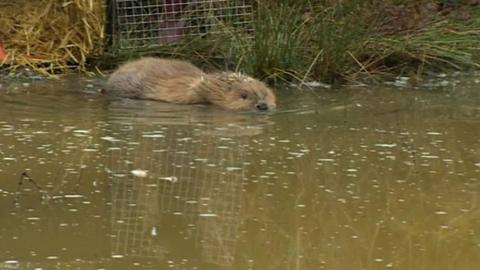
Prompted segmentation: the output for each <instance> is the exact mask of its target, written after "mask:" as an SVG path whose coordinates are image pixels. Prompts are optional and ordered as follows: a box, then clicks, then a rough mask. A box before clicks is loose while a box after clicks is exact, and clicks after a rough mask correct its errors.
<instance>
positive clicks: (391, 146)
mask: <svg viewBox="0 0 480 270" xmlns="http://www.w3.org/2000/svg"><path fill="white" fill-rule="evenodd" d="M375 146H378V147H385V148H393V147H396V146H397V144H396V143H392V144H388V143H377V144H375Z"/></svg>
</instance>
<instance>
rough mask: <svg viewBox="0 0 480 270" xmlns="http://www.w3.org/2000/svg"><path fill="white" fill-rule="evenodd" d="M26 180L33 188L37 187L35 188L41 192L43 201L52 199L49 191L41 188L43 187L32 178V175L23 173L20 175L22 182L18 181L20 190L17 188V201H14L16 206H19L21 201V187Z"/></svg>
mask: <svg viewBox="0 0 480 270" xmlns="http://www.w3.org/2000/svg"><path fill="white" fill-rule="evenodd" d="M25 179H26V180H28V182H30V183H32V184H33V186H35V188H36V189H37V190H38V192H40V194H42V199H43V200H47V199H49V198H50V196H49V195H48V192H47V191H45V190H44V189H43V188H41V187H40V186H39V185H38V184H37V182H35V180H33V178H32V177H30V175H28V173H27V172H23V173H22V174H21V175H20V181H18V188H17V192H16V196H15V200H14V202H15V204H17V203H18V201H19V198H20V191H21V190H20V188H21V186H22V184H23V181H24V180H25Z"/></svg>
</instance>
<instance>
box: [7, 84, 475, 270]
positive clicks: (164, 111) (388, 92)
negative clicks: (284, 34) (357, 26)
mask: <svg viewBox="0 0 480 270" xmlns="http://www.w3.org/2000/svg"><path fill="white" fill-rule="evenodd" d="M90 84H91V82H89V81H81V82H79V83H78V82H77V86H72V89H73V90H72V91H69V92H67V93H64V92H63V93H61V94H59V93H60V92H59V91H58V88H60V89H63V88H68V87H66V86H65V85H70V84H68V83H62V82H55V83H49V82H35V83H32V84H31V85H30V86H29V87H30V88H31V89H30V88H29V89H27V90H22V89H20V90H16V91H5V92H4V93H0V104H2V106H0V115H2V118H0V160H1V162H0V179H1V180H2V181H1V183H0V209H1V210H0V224H1V226H0V262H1V263H0V269H12V268H14V269H32V268H40V269H134V268H136V269H163V268H167V267H169V268H173V269H477V268H478V265H480V255H479V254H480V210H479V199H478V198H479V191H480V184H479V183H480V182H479V176H480V173H479V172H480V139H479V137H478V134H479V132H480V125H479V123H480V95H479V92H478V91H475V86H472V85H469V84H465V85H463V86H462V87H458V86H457V87H456V88H452V89H443V90H441V91H440V90H425V89H422V90H396V89H384V88H354V89H343V90H342V91H338V92H337V91H333V90H329V91H317V92H310V91H304V92H299V91H295V92H292V91H289V90H285V91H282V92H281V93H280V98H279V100H280V104H279V107H280V108H281V109H280V110H279V111H278V112H276V113H274V114H271V115H258V114H249V113H246V114H238V113H229V112H224V111H221V110H217V109H214V108H211V107H208V106H175V105H168V104H161V103H155V102H149V101H131V100H107V99H105V98H103V97H100V96H99V95H98V94H96V92H95V91H94V90H92V88H94V87H92V86H91V85H90ZM78 85H80V86H81V88H82V89H81V90H80V91H79V90H78V89H76V88H78ZM36 89H40V90H41V91H38V92H36V91H35V90H36ZM24 91H27V92H28V94H25V92H24ZM6 92H8V93H6ZM23 172H26V173H27V175H29V176H30V177H31V178H32V179H33V181H34V182H35V183H36V184H38V186H39V187H40V188H41V189H42V190H44V191H45V192H43V193H42V192H40V191H39V190H38V189H37V188H36V187H35V185H34V184H33V183H32V182H29V181H28V179H27V180H24V182H23V184H22V185H21V186H20V187H19V186H18V181H19V180H20V175H21V174H22V173H23Z"/></svg>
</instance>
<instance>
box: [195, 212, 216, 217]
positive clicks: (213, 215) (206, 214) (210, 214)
mask: <svg viewBox="0 0 480 270" xmlns="http://www.w3.org/2000/svg"><path fill="white" fill-rule="evenodd" d="M198 216H199V217H216V216H217V214H214V213H205V214H199V215H198Z"/></svg>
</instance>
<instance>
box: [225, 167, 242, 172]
mask: <svg viewBox="0 0 480 270" xmlns="http://www.w3.org/2000/svg"><path fill="white" fill-rule="evenodd" d="M226 170H227V171H229V172H233V171H240V170H242V168H240V167H227V168H226Z"/></svg>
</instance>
